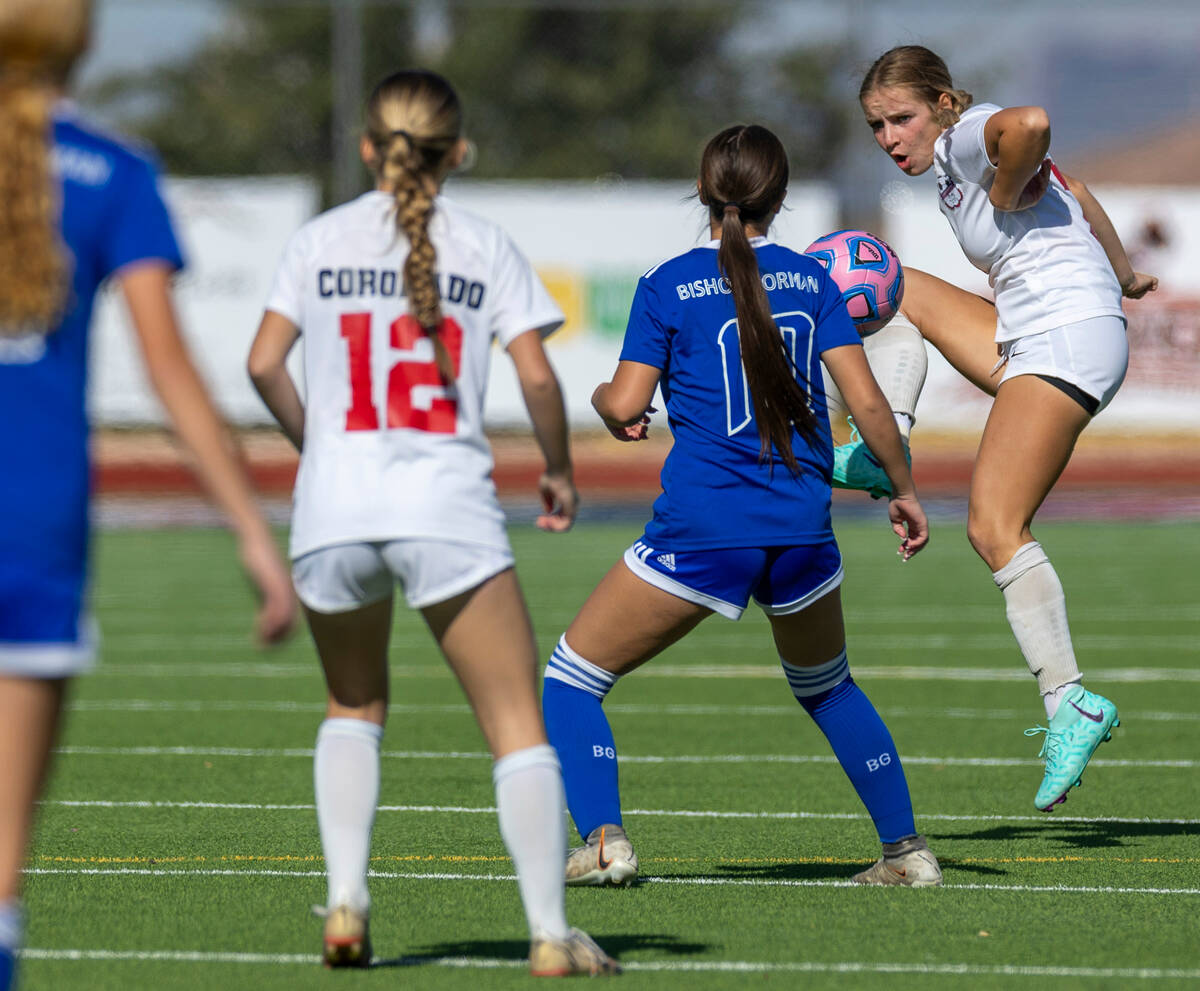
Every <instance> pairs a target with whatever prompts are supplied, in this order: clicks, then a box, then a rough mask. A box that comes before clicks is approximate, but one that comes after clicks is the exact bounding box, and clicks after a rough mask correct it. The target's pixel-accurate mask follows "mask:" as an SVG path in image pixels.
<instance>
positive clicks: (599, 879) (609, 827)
mask: <svg viewBox="0 0 1200 991" xmlns="http://www.w3.org/2000/svg"><path fill="white" fill-rule="evenodd" d="M637 873H638V859H637V854H636V853H634V852H633V844H632V843H630V842H629V837H628V836H626V835H625V830H624V829H623V828H622V827H621V826H616V825H613V824H612V823H605V824H604V825H603V826H597V827H596V828H595V829H593V830H592V831H591V832H590V833H588V838H587V843H586V844H584V845H583V846H581V847H576V848H575V849H574V850H572V851H571V852H570V853H569V854H567V884H612V885H617V886H620V887H626V888H627V887H629V886H630V885H631V884H633V882H634V881H636V880H637Z"/></svg>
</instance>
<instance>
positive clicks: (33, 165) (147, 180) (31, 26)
mask: <svg viewBox="0 0 1200 991" xmlns="http://www.w3.org/2000/svg"><path fill="white" fill-rule="evenodd" d="M90 16H91V4H90V2H88V0H4V2H3V3H0V134H3V135H4V144H3V147H0V189H2V190H3V191H4V193H3V195H2V196H0V424H2V425H3V428H2V429H0V465H3V481H2V482H0V991H6V989H7V988H8V987H9V986H10V981H11V980H12V977H13V969H14V967H15V963H16V951H17V948H18V944H19V942H20V940H21V928H22V922H21V910H20V905H19V902H18V893H19V890H20V880H21V865H22V862H23V861H24V858H25V855H26V847H27V846H28V842H29V836H30V830H31V827H32V823H33V817H34V808H35V801H36V798H37V795H38V794H39V792H40V790H41V788H42V787H43V784H44V782H45V777H46V773H47V770H48V766H49V763H50V753H51V748H52V747H53V745H54V740H55V737H56V735H57V732H58V728H59V725H60V723H61V718H62V706H63V701H64V699H65V697H66V695H67V692H68V691H69V688H70V684H71V680H72V678H73V677H74V676H76V675H78V674H81V673H82V672H84V671H86V670H87V669H88V668H90V667H91V666H92V664H93V663H94V660H95V652H96V636H95V629H94V623H93V622H92V620H91V617H90V611H89V608H88V570H89V569H88V539H89V538H88V494H89V484H88V482H89V474H90V466H89V455H88V423H87V414H86V411H85V391H86V384H87V365H88V362H87V357H88V337H89V325H90V322H91V314H92V304H93V302H94V300H95V297H96V293H97V292H98V291H99V290H100V288H101V286H102V285H103V284H104V283H105V282H106V281H107V280H109V279H111V280H112V284H113V285H114V286H116V287H119V288H120V291H121V294H122V296H123V297H124V298H125V301H126V303H127V304H128V307H129V312H130V316H131V318H132V324H133V329H134V332H135V334H136V336H137V340H138V343H139V345H140V347H141V350H142V353H143V357H144V358H145V362H146V371H147V373H148V377H149V379H150V381H151V383H152V384H153V387H154V389H155V391H156V393H157V394H158V396H159V398H160V399H161V400H162V402H163V405H164V407H165V408H166V410H167V413H168V415H169V417H170V419H171V422H172V424H173V426H174V427H175V430H176V432H177V434H178V436H179V437H180V439H181V440H182V441H183V443H184V444H185V446H186V447H187V448H188V449H189V451H190V452H191V453H192V455H193V456H194V458H195V460H196V465H197V471H198V473H199V475H200V476H201V478H202V480H203V481H204V482H205V484H206V487H207V488H208V490H209V491H210V493H211V494H212V496H213V498H214V499H215V501H216V502H217V503H218V504H220V505H221V507H222V508H223V509H224V510H225V512H226V514H227V515H228V517H229V519H230V522H231V524H232V526H233V528H234V530H235V532H236V533H237V535H238V544H239V550H240V552H241V558H242V561H243V563H244V564H245V567H246V570H247V572H248V573H249V574H250V576H251V578H252V580H253V581H254V583H255V585H256V586H257V588H258V590H259V592H260V593H261V596H262V602H261V606H260V608H259V613H258V632H259V635H260V637H261V638H262V639H263V640H264V641H268V642H274V641H277V640H280V639H282V638H283V637H285V636H286V635H287V633H288V631H289V630H290V628H291V627H292V625H293V623H294V621H295V617H296V602H295V597H294V595H293V593H292V589H291V583H290V581H289V580H288V573H287V567H286V565H285V564H284V562H283V559H282V557H281V555H280V554H279V552H278V550H277V549H276V547H275V541H274V537H273V536H272V534H271V531H270V528H269V527H268V525H267V523H266V520H265V519H264V518H263V516H262V513H261V512H260V511H259V509H258V508H257V506H256V504H255V501H254V495H253V492H252V490H251V487H250V485H249V482H248V480H247V478H246V476H245V474H244V472H243V471H242V469H241V467H240V466H239V464H238V462H237V459H236V458H235V457H234V456H233V447H232V445H231V444H230V443H229V441H228V437H227V432H226V430H225V426H224V424H223V423H222V422H221V420H220V417H219V416H218V415H217V412H216V409H215V408H214V406H213V404H212V402H211V400H210V399H209V396H208V393H207V391H206V390H205V388H204V384H203V382H202V381H201V379H200V377H199V376H198V374H197V373H196V369H195V366H194V365H193V364H192V362H191V360H190V359H189V357H188V353H187V348H186V347H185V345H184V342H183V338H182V336H181V334H180V329H179V326H178V324H177V322H176V320H175V317H174V316H173V309H172V304H171V291H170V285H171V282H170V280H171V276H172V275H173V274H174V272H175V271H176V270H177V269H178V268H180V267H181V266H182V264H183V259H182V256H181V255H180V252H179V247H178V245H177V243H176V240H175V235H174V233H173V232H172V230H171V223H170V218H169V217H168V214H167V210H166V206H165V205H164V203H163V201H162V197H161V195H160V194H159V191H158V183H157V169H156V168H155V165H154V162H153V160H152V159H151V158H150V157H149V156H148V155H147V154H146V151H145V149H139V148H135V147H132V146H131V145H129V144H127V143H126V142H124V141H121V140H118V139H116V138H114V137H111V136H109V135H107V134H103V133H101V132H99V131H97V130H96V128H95V127H93V126H92V125H90V124H89V123H88V122H87V121H85V120H82V119H81V118H80V117H79V116H78V115H77V114H76V113H75V112H74V111H73V110H72V109H71V108H70V107H69V105H67V104H66V102H65V101H64V100H62V97H63V94H64V92H65V89H66V84H67V80H68V75H69V73H70V71H71V68H72V66H73V65H74V64H75V62H76V61H77V60H78V58H79V57H80V55H82V54H83V52H84V51H85V50H86V48H87V45H88V40H89V23H90Z"/></svg>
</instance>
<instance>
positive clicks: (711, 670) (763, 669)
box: [88, 637, 1200, 683]
mask: <svg viewBox="0 0 1200 991" xmlns="http://www.w3.org/2000/svg"><path fill="white" fill-rule="evenodd" d="M1183 639H1185V640H1186V641H1187V645H1186V649H1187V652H1188V653H1190V654H1195V653H1196V650H1197V648H1196V643H1197V641H1196V638H1194V637H1187V638H1183ZM885 646H886V647H887V648H889V649H890V648H892V647H895V646H896V645H895V644H892V643H889V644H887V645H885ZM1076 646H1077V647H1078V646H1079V644H1078V642H1076ZM957 647H961V645H956V649H957ZM1144 647H1145V644H1144V643H1142V642H1140V641H1139V644H1138V649H1139V650H1141V649H1143V648H1144ZM1181 649H1183V647H1182V646H1181ZM851 673H852V674H854V675H855V677H857V678H862V679H881V680H892V681H1028V680H1029V677H1030V676H1029V671H1028V669H1026V668H1022V667H1020V666H1019V665H1013V666H1011V667H1004V668H964V667H950V666H941V665H927V666H920V665H901V666H891V665H889V666H883V665H857V664H856V665H853V666H852V668H851ZM1086 674H1087V680H1088V682H1089V683H1091V682H1156V681H1177V682H1200V668H1198V667H1182V668H1162V667H1153V668H1146V667H1135V668H1094V667H1089V668H1088V669H1087V672H1086ZM319 675H320V671H319V668H318V667H317V663H316V661H313V662H312V663H304V664H298V663H294V662H284V661H280V662H271V661H219V662H198V663H194V664H161V663H158V664H156V663H148V664H126V663H121V662H114V663H111V664H109V663H101V664H100V665H99V666H98V667H97V668H96V670H95V671H93V672H91V673H90V674H89V675H88V677H89V678H100V677H106V678H138V679H147V678H169V679H179V678H214V679H224V678H307V677H312V678H318V677H319ZM390 675H391V677H393V678H442V677H449V671H448V669H447V668H446V667H445V666H444V665H440V664H436V665H435V664H404V663H397V664H393V665H391V669H390ZM630 677H634V678H670V679H680V678H703V679H708V678H782V677H783V675H782V672H781V670H780V668H779V665H777V664H707V665H704V664H655V663H654V662H651V663H649V664H647V665H645V666H644V667H642V668H639V669H638V670H637V672H636V673H635V674H634V675H631V676H630Z"/></svg>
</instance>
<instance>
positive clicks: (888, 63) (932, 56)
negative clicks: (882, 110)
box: [858, 45, 974, 127]
mask: <svg viewBox="0 0 1200 991" xmlns="http://www.w3.org/2000/svg"><path fill="white" fill-rule="evenodd" d="M889 86H907V87H908V88H909V89H911V90H913V92H915V93H916V94H917V96H918V97H920V98H921V99H922V100H924V101H925V102H926V103H928V104H929V105H930V106H931V107H933V109H934V119H935V120H936V121H937V122H938V123H939V124H940V125H941V126H942V127H949V126H950V125H951V124H953V123H955V122H956V121H957V120H958V118H959V116H960V115H961V114H962V112H963V111H964V110H966V109H967V107H969V106H970V105H971V102H972V100H973V99H974V97H972V96H971V94H970V93H968V92H967V91H966V90H961V89H956V88H955V86H954V81H953V80H952V79H951V78H950V70H949V69H948V68H946V63H945V62H943V61H942V59H941V56H939V55H937V54H936V53H934V52H931V51H930V50H929V49H928V48H925V47H924V46H922V45H900V46H898V47H896V48H892V49H890V50H889V51H886V52H884V53H883V54H882V55H880V56H879V58H877V59H876V60H875V62H874V63H873V64H872V65H871V68H870V69H868V70H867V74H866V75H865V76H864V77H863V81H862V85H861V86H860V87H859V88H858V101H859V103H861V102H862V101H863V100H864V99H865V98H866V96H867V94H868V93H870V92H871V91H872V90H876V89H882V88H883V87H889ZM943 93H945V94H946V95H947V96H948V97H950V109H949V110H947V109H945V108H941V107H938V99H939V98H940V97H941V95H942V94H943Z"/></svg>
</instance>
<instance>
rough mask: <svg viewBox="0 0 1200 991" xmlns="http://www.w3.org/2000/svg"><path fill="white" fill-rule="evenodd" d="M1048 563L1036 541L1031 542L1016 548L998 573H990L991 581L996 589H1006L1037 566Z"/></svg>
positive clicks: (1044, 553)
mask: <svg viewBox="0 0 1200 991" xmlns="http://www.w3.org/2000/svg"><path fill="white" fill-rule="evenodd" d="M1049 561H1050V559H1049V558H1048V557H1046V552H1045V551H1044V550H1042V545H1041V544H1039V543H1038V542H1037V541H1036V540H1031V541H1030V542H1029V543H1027V544H1022V545H1021V546H1020V547H1018V548H1017V553H1016V554H1014V555H1013V556H1012V558H1010V559H1009V562H1008V564H1006V565H1005V566H1004V567H1003V568H1001V569H1000V570H999V571H993V572H992V581H994V582H995V583H996V587H997V588H999V589H1001V590H1003V589H1006V588H1008V586H1009V585H1011V584H1012V583H1013V582H1015V581H1016V580H1017V579H1018V578H1020V577H1021V576H1022V575H1026V574H1028V573H1029V572H1030V571H1032V570H1033V569H1034V568H1036V567H1037V566H1038V565H1039V564H1047V563H1048V562H1049Z"/></svg>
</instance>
